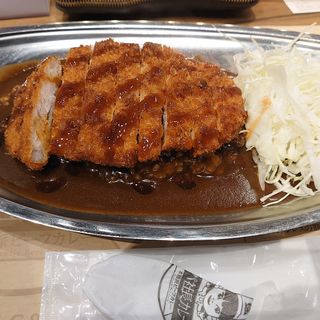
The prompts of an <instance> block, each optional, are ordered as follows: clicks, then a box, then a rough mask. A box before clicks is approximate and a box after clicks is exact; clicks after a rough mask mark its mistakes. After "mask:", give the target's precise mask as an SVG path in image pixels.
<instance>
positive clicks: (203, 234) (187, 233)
mask: <svg viewBox="0 0 320 320" xmlns="http://www.w3.org/2000/svg"><path fill="white" fill-rule="evenodd" d="M121 27H123V28H124V29H125V28H130V27H131V28H132V27H133V28H135V29H141V30H143V29H145V28H149V29H158V30H161V29H163V28H165V29H167V30H176V31H183V30H187V31H190V30H194V31H199V32H204V31H205V32H208V31H215V32H221V33H223V32H227V33H229V34H230V33H236V34H243V35H248V34H250V35H252V36H264V35H265V36H268V37H272V36H274V37H279V38H284V39H294V38H295V37H296V36H297V35H299V32H296V31H284V30H278V29H270V28H251V27H241V28H239V26H235V25H212V24H206V23H188V24H185V23H180V22H158V21H108V22H106V21H99V22H97V21H84V22H68V23H52V24H46V25H33V26H32V25H31V26H19V27H13V28H5V29H0V40H1V38H5V37H9V36H14V35H21V34H26V33H37V32H45V31H59V30H79V31H81V30H87V29H89V30H90V29H92V30H94V29H101V30H103V29H107V30H110V29H119V28H121ZM303 41H306V42H315V43H317V44H320V36H319V35H311V38H305V39H303ZM0 210H1V211H2V212H4V213H6V214H8V215H11V216H14V217H17V218H20V219H23V220H27V221H31V222H34V223H37V224H41V225H46V226H51V227H55V228H58V229H63V230H69V231H74V232H79V233H84V234H90V235H96V236H104V237H110V238H115V239H122V240H152V241H155V240H156V241H205V240H222V239H235V238H243V237H253V236H259V235H266V234H270V233H275V232H282V231H287V230H291V229H296V228H299V227H304V226H307V225H311V224H315V223H317V222H320V210H317V209H316V210H311V211H309V212H308V213H300V214H299V213H298V214H297V215H295V216H292V217H284V218H283V217H282V218H281V217H280V218H278V219H274V220H273V221H268V220H267V221H266V220H261V221H256V222H254V221H253V222H250V223H249V222H242V223H237V224H235V223H233V224H231V223H230V224H215V225H205V226H203V225H201V226H200V227H199V226H177V225H171V226H168V225H166V226H161V225H158V226H157V225H152V224H148V223H146V224H135V225H132V224H131V225H128V224H127V225H126V224H123V223H115V222H111V223H106V222H100V223H99V222H94V221H83V220H79V219H72V218H67V217H61V216H58V215H54V214H52V213H48V212H45V211H42V210H37V209H35V208H31V207H27V206H24V205H21V204H19V203H16V202H12V201H10V200H8V199H5V198H3V197H0ZM155 231H156V232H155Z"/></svg>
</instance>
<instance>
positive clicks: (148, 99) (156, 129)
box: [138, 43, 168, 162]
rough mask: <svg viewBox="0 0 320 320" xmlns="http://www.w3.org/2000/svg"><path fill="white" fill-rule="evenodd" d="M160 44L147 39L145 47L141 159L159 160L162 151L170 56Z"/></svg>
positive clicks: (139, 149)
mask: <svg viewBox="0 0 320 320" xmlns="http://www.w3.org/2000/svg"><path fill="white" fill-rule="evenodd" d="M166 53H167V52H165V50H163V48H162V46H161V45H160V44H155V43H145V44H144V46H143V48H142V51H141V60H142V64H141V79H142V81H141V89H140V101H141V104H140V106H141V113H140V124H139V146H138V160H139V161H140V162H143V161H148V160H155V159H157V158H158V157H159V155H160V153H161V146H162V138H163V124H162V116H163V112H164V111H165V106H166V96H165V87H166V86H165V84H166V82H165V81H166V65H167V59H168V56H167V55H166Z"/></svg>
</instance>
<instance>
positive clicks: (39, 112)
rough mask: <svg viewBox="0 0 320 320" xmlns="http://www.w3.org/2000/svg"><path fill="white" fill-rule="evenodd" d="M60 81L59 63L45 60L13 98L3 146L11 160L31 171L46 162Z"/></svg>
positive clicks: (51, 59) (55, 59)
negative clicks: (15, 160) (4, 145)
mask: <svg viewBox="0 0 320 320" xmlns="http://www.w3.org/2000/svg"><path fill="white" fill-rule="evenodd" d="M60 78H61V64H60V61H59V60H58V59H57V58H54V57H49V58H46V59H45V60H44V61H42V62H41V63H40V64H39V65H38V66H37V68H36V70H35V71H33V72H32V74H31V75H30V76H29V77H28V78H27V79H26V81H25V82H24V84H23V85H22V86H21V87H20V89H18V91H17V93H16V95H15V98H14V102H13V110H12V113H11V117H10V120H9V125H8V127H7V129H6V131H5V143H6V146H7V149H8V151H9V153H10V154H11V155H12V156H13V157H15V158H18V159H19V160H20V161H21V162H23V163H24V164H25V165H26V166H27V167H29V168H30V169H33V170H38V169H41V168H42V167H43V166H44V165H45V164H46V163H47V162H48V156H49V152H50V134H51V123H52V111H53V108H54V104H55V99H56V91H57V89H58V85H59V83H60V81H61V79H60Z"/></svg>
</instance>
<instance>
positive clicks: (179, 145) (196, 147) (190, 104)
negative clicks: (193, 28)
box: [162, 59, 246, 156]
mask: <svg viewBox="0 0 320 320" xmlns="http://www.w3.org/2000/svg"><path fill="white" fill-rule="evenodd" d="M169 70H170V72H169V73H168V77H167V83H166V87H167V89H166V90H167V128H166V133H165V140H164V144H163V147H162V149H163V150H172V149H174V150H192V152H193V155H194V156H200V155H202V154H205V153H209V152H214V151H216V150H217V149H219V148H220V147H221V146H222V145H223V144H225V143H227V142H230V141H231V140H232V139H234V138H235V137H236V136H237V134H238V133H239V131H240V129H241V127H242V126H243V124H244V122H245V119H246V113H245V111H244V109H243V101H242V97H241V91H240V89H239V88H237V87H236V86H235V85H234V82H233V80H232V79H231V77H229V76H228V75H227V74H226V73H225V72H223V71H222V70H221V69H220V68H219V67H218V66H216V65H213V64H209V63H202V62H198V61H195V60H188V59H184V61H180V62H179V63H177V62H175V61H173V62H172V65H171V67H170V68H169Z"/></svg>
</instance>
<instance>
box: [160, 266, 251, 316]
mask: <svg viewBox="0 0 320 320" xmlns="http://www.w3.org/2000/svg"><path fill="white" fill-rule="evenodd" d="M158 301H159V306H160V310H161V313H162V316H163V319H165V320H244V319H246V318H247V316H248V314H249V312H250V310H251V305H252V302H253V299H252V298H250V297H247V296H244V295H241V294H238V293H234V292H231V291H229V290H227V289H225V288H223V287H221V286H219V285H216V284H214V283H212V282H209V281H207V280H205V279H203V278H201V277H199V276H196V275H194V274H193V273H191V272H189V271H186V270H184V269H181V268H179V267H177V266H176V265H173V264H172V265H171V266H170V267H169V268H168V269H167V270H166V271H165V272H164V274H163V276H162V278H161V280H160V284H159V290H158Z"/></svg>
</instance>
